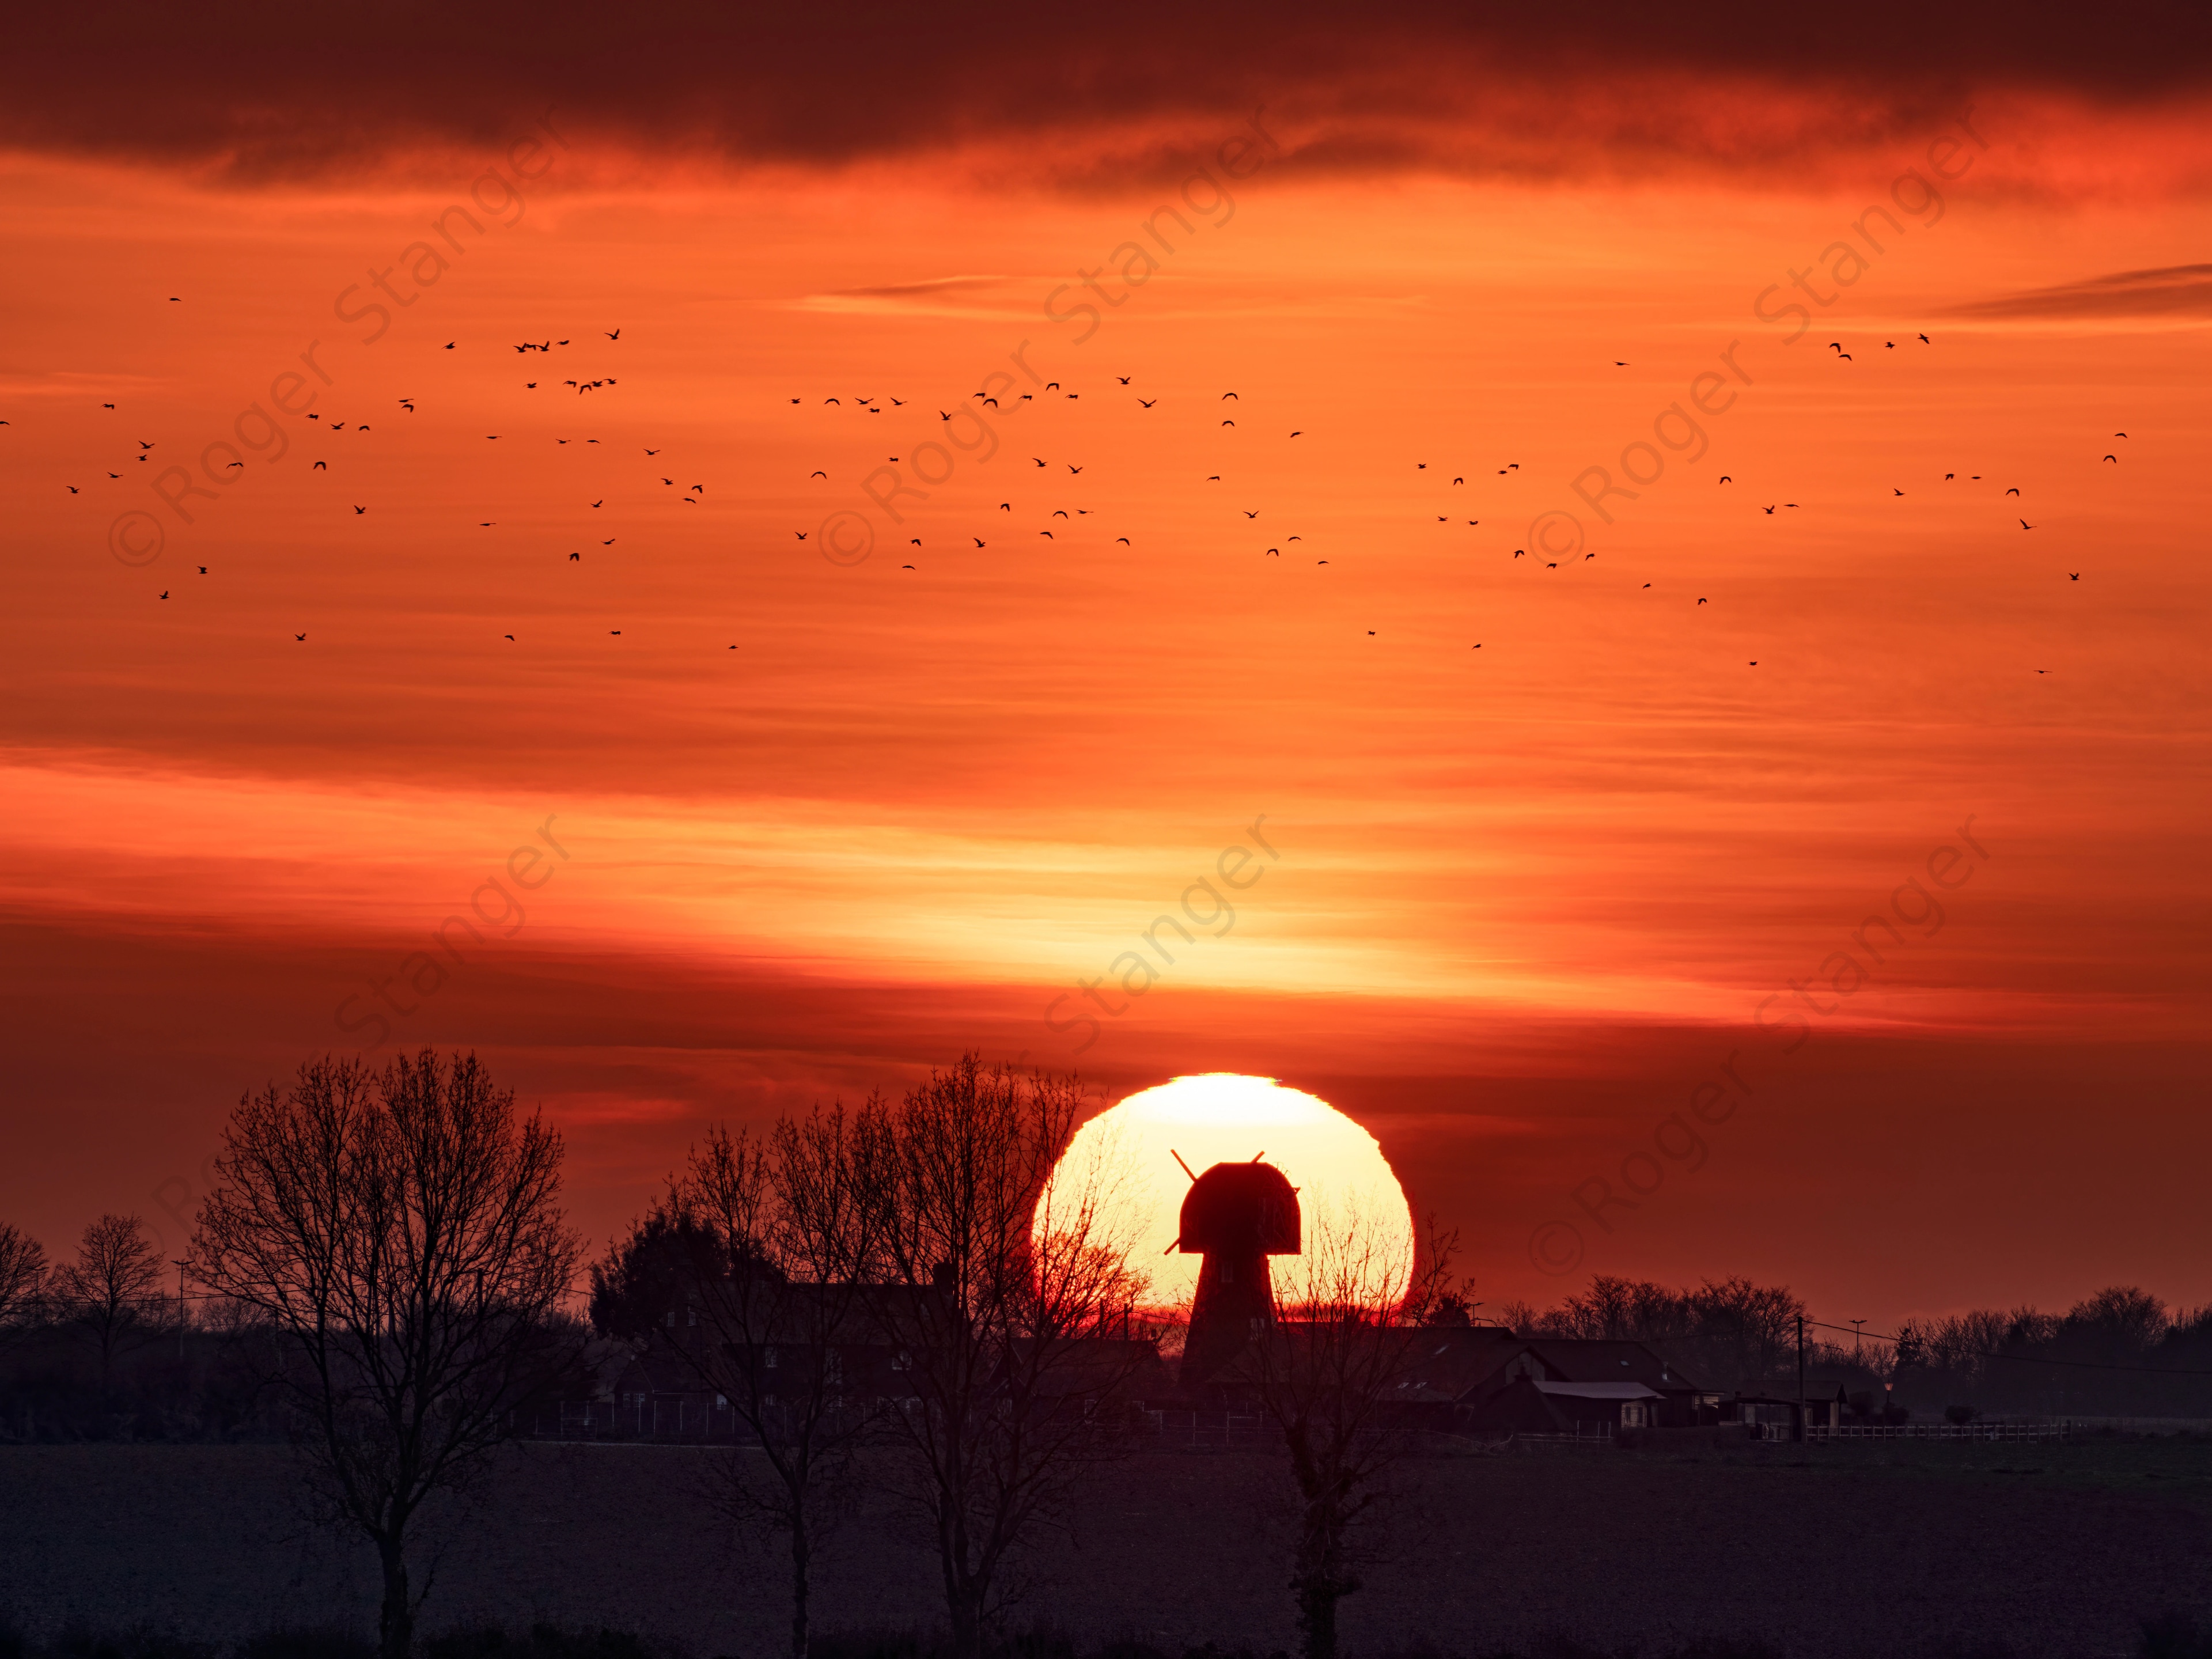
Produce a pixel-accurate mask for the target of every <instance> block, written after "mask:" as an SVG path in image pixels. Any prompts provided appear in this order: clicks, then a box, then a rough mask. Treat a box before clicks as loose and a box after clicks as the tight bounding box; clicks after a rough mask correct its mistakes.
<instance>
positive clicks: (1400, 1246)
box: [1048, 1072, 1413, 1307]
mask: <svg viewBox="0 0 2212 1659" xmlns="http://www.w3.org/2000/svg"><path fill="white" fill-rule="evenodd" d="M1178 1153H1180V1154H1181V1155H1182V1160H1183V1162H1184V1163H1186V1164H1189V1165H1190V1167H1191V1169H1192V1170H1194V1171H1195V1172H1196V1173H1198V1174H1200V1175H1203V1174H1204V1173H1205V1172H1206V1170H1207V1168H1208V1167H1209V1166H1211V1165H1212V1164H1244V1163H1249V1162H1250V1161H1251V1160H1252V1159H1253V1158H1256V1157H1260V1156H1262V1155H1264V1156H1265V1157H1266V1158H1267V1162H1268V1163H1270V1164H1273V1165H1274V1166H1275V1167H1276V1168H1277V1169H1279V1170H1281V1171H1282V1172H1283V1173H1284V1174H1285V1176H1289V1177H1290V1182H1291V1186H1293V1187H1295V1188H1297V1189H1298V1208H1299V1212H1300V1214H1301V1218H1302V1221H1303V1225H1304V1238H1305V1240H1306V1242H1307V1244H1308V1246H1309V1248H1310V1247H1311V1244H1312V1242H1313V1240H1314V1238H1315V1237H1316V1227H1317V1226H1322V1227H1325V1226H1329V1225H1335V1226H1338V1227H1341V1226H1342V1225H1344V1224H1345V1222H1346V1219H1347V1218H1352V1217H1356V1218H1358V1222H1359V1224H1360V1225H1361V1229H1362V1231H1363V1232H1367V1233H1369V1234H1370V1237H1371V1238H1372V1241H1373V1243H1375V1244H1376V1246H1378V1247H1380V1249H1383V1251H1384V1252H1386V1253H1387V1254H1389V1255H1391V1256H1393V1257H1395V1258H1398V1259H1402V1260H1407V1261H1410V1259H1411V1255H1412V1247H1413V1212H1412V1209H1411V1208H1410V1206H1408V1205H1407V1201H1406V1194H1405V1192H1404V1191H1403V1189H1402V1188H1401V1187H1400V1186H1399V1184H1398V1178H1397V1176H1396V1175H1395V1173H1394V1172H1393V1171H1392V1170H1391V1168H1390V1164H1389V1160H1388V1159H1387V1158H1384V1157H1383V1148H1382V1147H1381V1146H1379V1145H1378V1144H1377V1143H1376V1139H1375V1137H1374V1136H1373V1135H1371V1134H1370V1133H1367V1131H1366V1130H1364V1129H1363V1128H1362V1127H1359V1125H1358V1123H1356V1122H1355V1121H1352V1119H1351V1118H1349V1117H1346V1115H1344V1114H1343V1113H1342V1112H1340V1111H1338V1110H1337V1109H1336V1108H1334V1106H1331V1105H1330V1104H1329V1103H1328V1102H1327V1101H1325V1100H1322V1099H1321V1098H1320V1097H1317V1096H1314V1095H1310V1094H1307V1093H1305V1092H1304V1091H1302V1090H1298V1089H1289V1088H1285V1087H1284V1086H1283V1085H1281V1084H1279V1083H1277V1082H1275V1081H1274V1080H1273V1079H1271V1078H1263V1077H1245V1076H1242V1075H1240V1074H1238V1073H1232V1072H1213V1073H1206V1074H1205V1075H1203V1076H1200V1077H1179V1078H1176V1079H1175V1080H1174V1081H1172V1082H1170V1083H1164V1084H1161V1085H1158V1086H1157V1087H1155V1088H1151V1089H1144V1090H1140V1091H1138V1092H1137V1093H1135V1094H1133V1095H1131V1096H1129V1097H1127V1098H1126V1099H1125V1100H1123V1101H1121V1103H1120V1104H1118V1105H1115V1106H1113V1107H1109V1109H1107V1110H1105V1111H1103V1112H1101V1113H1100V1114H1099V1115H1097V1117H1094V1118H1092V1119H1091V1121H1089V1122H1088V1123H1086V1124H1085V1125H1084V1126H1083V1127H1082V1128H1081V1129H1079V1130H1078V1131H1077V1132H1076V1134H1075V1138H1074V1139H1073V1141H1071V1142H1070V1143H1069V1146H1068V1149H1067V1151H1066V1153H1065V1154H1063V1155H1062V1157H1061V1158H1060V1165H1059V1168H1058V1169H1057V1170H1054V1176H1053V1180H1054V1188H1055V1189H1057V1188H1059V1186H1060V1183H1061V1182H1063V1180H1065V1179H1066V1177H1067V1175H1068V1172H1071V1171H1080V1172H1083V1174H1084V1175H1085V1176H1087V1177H1088V1178H1091V1179H1094V1180H1097V1181H1098V1182H1100V1183H1101V1190H1102V1194H1103V1202H1102V1204H1101V1206H1100V1215H1099V1218H1098V1219H1099V1222H1100V1225H1101V1229H1102V1231H1104V1232H1105V1233H1106V1234H1108V1235H1109V1236H1110V1237H1112V1238H1113V1239H1114V1241H1115V1243H1122V1242H1127V1243H1130V1244H1131V1245H1132V1249H1131V1251H1130V1265H1131V1267H1133V1268H1135V1269H1136V1271H1138V1272H1139V1273H1146V1274H1149V1275H1150V1277H1151V1280H1152V1294H1151V1296H1150V1297H1149V1301H1150V1303H1151V1304H1152V1305H1153V1306H1156V1307H1174V1306H1182V1307H1187V1306H1188V1304H1189V1302H1190V1298H1191V1295H1192V1293H1193V1291H1195V1290H1196V1288H1197V1285H1198V1268H1199V1258H1198V1257H1197V1256H1195V1255H1183V1254H1182V1253H1181V1252H1180V1251H1177V1252H1176V1253H1174V1254H1172V1255H1170V1254H1168V1248H1169V1246H1170V1245H1171V1244H1173V1243H1175V1240H1176V1222H1177V1219H1178V1217H1179V1215H1180V1212H1181V1211H1182V1199H1183V1194H1184V1193H1185V1192H1187V1191H1188V1189H1189V1186H1190V1182H1189V1178H1188V1176H1185V1175H1184V1174H1183V1172H1182V1169H1181V1167H1180V1166H1178V1165H1177V1164H1176V1154H1178ZM1057 1197H1058V1194H1057V1193H1055V1194H1054V1198H1055V1199H1056V1198H1057ZM1048 1201H1052V1200H1048ZM1297 1264H1298V1259H1297V1257H1294V1256H1279V1257H1276V1258H1275V1259H1274V1261H1273V1264H1272V1265H1273V1269H1274V1277H1275V1289H1276V1292H1277V1294H1278V1295H1287V1294H1290V1293H1292V1292H1293V1291H1295V1289H1296V1285H1297V1273H1298V1265H1297Z"/></svg>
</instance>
